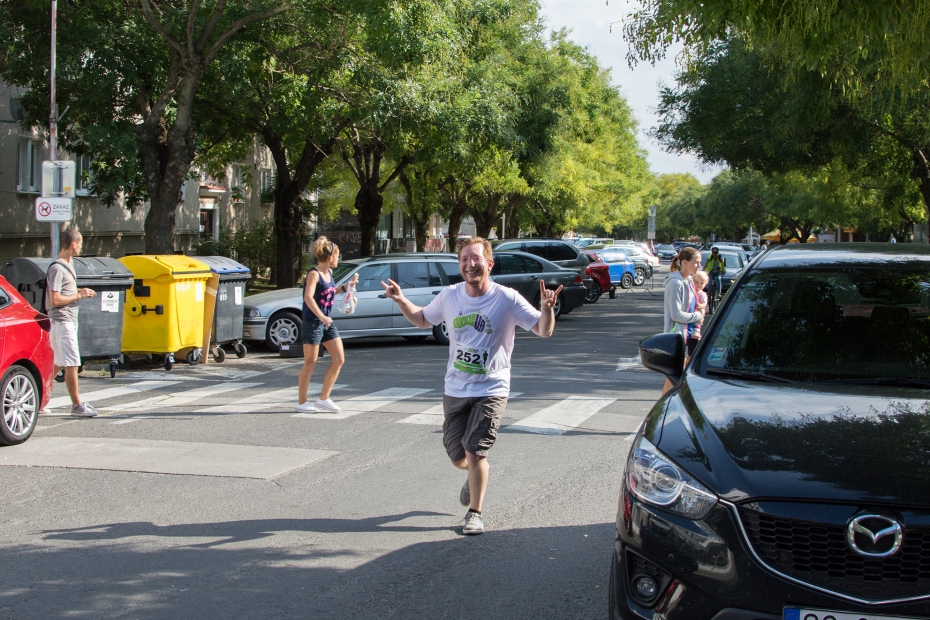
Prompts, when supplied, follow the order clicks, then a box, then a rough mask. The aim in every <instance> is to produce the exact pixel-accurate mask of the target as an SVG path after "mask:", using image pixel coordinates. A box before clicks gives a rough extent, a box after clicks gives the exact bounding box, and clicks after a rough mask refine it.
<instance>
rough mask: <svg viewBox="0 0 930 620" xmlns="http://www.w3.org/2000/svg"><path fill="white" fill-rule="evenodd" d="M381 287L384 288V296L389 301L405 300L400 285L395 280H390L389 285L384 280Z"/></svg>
mask: <svg viewBox="0 0 930 620" xmlns="http://www.w3.org/2000/svg"><path fill="white" fill-rule="evenodd" d="M381 286H383V287H384V296H385V297H387V298H388V299H391V300H393V301H395V302H396V301H400V300H401V299H403V298H404V293H403V291H401V290H400V285H399V284H398V283H397V282H395V281H394V280H391V279H388V283H387V284H385V283H384V280H382V281H381Z"/></svg>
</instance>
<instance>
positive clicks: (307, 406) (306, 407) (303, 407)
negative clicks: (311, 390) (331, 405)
mask: <svg viewBox="0 0 930 620" xmlns="http://www.w3.org/2000/svg"><path fill="white" fill-rule="evenodd" d="M294 410H295V411H299V412H301V413H313V412H314V411H319V409H317V407H316V405H314V404H313V403H311V402H310V401H309V400H308V401H307V402H305V403H298V404H297V406H296V407H294Z"/></svg>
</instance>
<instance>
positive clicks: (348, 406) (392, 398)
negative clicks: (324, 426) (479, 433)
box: [291, 387, 433, 420]
mask: <svg viewBox="0 0 930 620" xmlns="http://www.w3.org/2000/svg"><path fill="white" fill-rule="evenodd" d="M432 391H433V390H428V389H423V388H399V387H394V388H388V389H386V390H380V391H378V392H372V393H371V394H366V395H364V396H355V397H353V398H348V399H346V400H343V401H339V402H337V403H336V404H337V405H339V406H340V407H341V408H342V411H334V412H332V413H328V412H327V413H324V412H320V413H295V414H294V415H293V416H291V417H294V418H312V419H314V420H344V419H346V418H351V417H352V416H355V415H358V414H360V413H368V412H370V411H374V410H375V409H380V408H381V407H385V406H387V405H390V404H392V403H396V402H397V401H399V400H404V399H407V398H413V397H414V396H419V395H420V394H425V393H427V392H432Z"/></svg>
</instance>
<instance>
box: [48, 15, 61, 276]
mask: <svg viewBox="0 0 930 620" xmlns="http://www.w3.org/2000/svg"><path fill="white" fill-rule="evenodd" d="M57 36H58V0H52V59H51V71H50V75H51V80H52V81H51V88H50V91H51V99H52V100H51V113H50V114H49V119H48V134H49V159H50V160H51V161H58V104H57V103H56V101H55V69H56V53H57V50H56V37H57ZM55 179H56V181H57V182H56V183H55V190H56V191H57V192H58V193H59V195H60V193H61V171H56V174H55ZM51 229H52V230H51V236H52V258H57V257H58V253H59V252H60V251H61V248H60V244H59V240H58V236H59V230H58V222H51Z"/></svg>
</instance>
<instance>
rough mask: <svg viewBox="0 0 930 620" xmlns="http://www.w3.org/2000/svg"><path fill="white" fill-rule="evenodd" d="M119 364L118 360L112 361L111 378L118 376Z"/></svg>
mask: <svg viewBox="0 0 930 620" xmlns="http://www.w3.org/2000/svg"><path fill="white" fill-rule="evenodd" d="M118 365H119V364H118V362H114V361H110V378H111V379H115V378H116V367H117V366H118Z"/></svg>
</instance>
